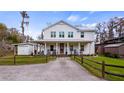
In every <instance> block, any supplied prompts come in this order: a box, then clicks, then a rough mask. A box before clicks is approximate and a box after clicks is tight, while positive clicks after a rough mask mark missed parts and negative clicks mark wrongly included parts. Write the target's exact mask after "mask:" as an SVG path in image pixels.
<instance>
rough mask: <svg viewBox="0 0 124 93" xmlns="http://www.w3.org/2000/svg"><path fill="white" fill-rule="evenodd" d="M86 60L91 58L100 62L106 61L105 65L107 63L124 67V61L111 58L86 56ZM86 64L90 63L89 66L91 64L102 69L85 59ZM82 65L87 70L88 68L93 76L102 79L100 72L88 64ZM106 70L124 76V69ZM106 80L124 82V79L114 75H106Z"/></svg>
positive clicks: (107, 68) (109, 68)
mask: <svg viewBox="0 0 124 93" xmlns="http://www.w3.org/2000/svg"><path fill="white" fill-rule="evenodd" d="M85 58H89V59H91V60H95V61H98V62H102V61H105V63H107V64H113V65H119V66H124V59H115V58H109V57H103V56H98V57H93V56H85ZM77 62H79V61H77ZM84 62H88V63H89V64H91V65H93V66H95V67H97V68H101V65H99V64H96V63H93V62H90V61H87V60H85V59H84ZM81 65H82V66H84V67H85V68H87V69H88V70H89V71H90V72H91V73H92V74H94V75H96V76H98V77H101V72H100V71H97V70H95V69H93V68H91V67H90V66H88V65H86V64H81ZM105 70H106V71H108V72H113V73H117V74H124V68H115V67H107V66H106V67H105ZM105 79H107V80H124V78H121V77H117V76H112V75H107V74H106V75H105Z"/></svg>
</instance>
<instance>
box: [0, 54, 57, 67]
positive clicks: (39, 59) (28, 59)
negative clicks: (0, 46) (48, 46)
mask: <svg viewBox="0 0 124 93" xmlns="http://www.w3.org/2000/svg"><path fill="white" fill-rule="evenodd" d="M54 59H55V57H52V56H48V60H47V62H48V61H50V60H54ZM47 62H46V56H16V65H25V64H41V63H47ZM0 65H14V57H13V56H4V57H0Z"/></svg>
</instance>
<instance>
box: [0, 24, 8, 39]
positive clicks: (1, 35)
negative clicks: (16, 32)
mask: <svg viewBox="0 0 124 93" xmlns="http://www.w3.org/2000/svg"><path fill="white" fill-rule="evenodd" d="M6 37H7V27H6V25H5V24H3V23H0V41H2V40H4V39H5V38H6Z"/></svg>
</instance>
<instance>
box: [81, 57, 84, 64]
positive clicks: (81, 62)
mask: <svg viewBox="0 0 124 93" xmlns="http://www.w3.org/2000/svg"><path fill="white" fill-rule="evenodd" d="M83 62H84V60H83V55H82V56H81V63H82V64H83Z"/></svg>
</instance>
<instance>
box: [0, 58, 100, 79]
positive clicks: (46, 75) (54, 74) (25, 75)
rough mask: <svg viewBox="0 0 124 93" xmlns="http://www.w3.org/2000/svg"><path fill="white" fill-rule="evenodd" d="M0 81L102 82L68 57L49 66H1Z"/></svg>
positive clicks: (52, 62) (58, 59)
mask: <svg viewBox="0 0 124 93" xmlns="http://www.w3.org/2000/svg"><path fill="white" fill-rule="evenodd" d="M0 80H57V81H58V80H69V81H70V80H73V81H86V80H102V79H100V78H97V77H95V76H93V75H91V74H90V73H89V72H88V71H87V70H85V68H83V67H81V66H80V65H79V64H78V63H76V62H73V61H72V60H70V58H68V57H60V58H57V59H56V60H55V61H51V62H49V63H47V64H36V65H21V66H0Z"/></svg>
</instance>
